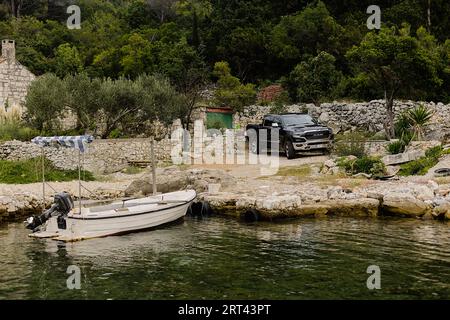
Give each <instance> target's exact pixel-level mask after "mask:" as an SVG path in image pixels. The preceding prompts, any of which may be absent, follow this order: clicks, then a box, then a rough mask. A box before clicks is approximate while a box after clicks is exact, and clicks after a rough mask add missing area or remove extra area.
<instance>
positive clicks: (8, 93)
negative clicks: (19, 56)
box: [0, 39, 36, 113]
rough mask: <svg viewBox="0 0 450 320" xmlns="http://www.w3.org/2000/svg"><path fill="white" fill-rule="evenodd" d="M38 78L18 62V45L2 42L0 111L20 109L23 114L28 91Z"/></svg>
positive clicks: (11, 41) (10, 41)
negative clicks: (23, 104) (23, 105)
mask: <svg viewBox="0 0 450 320" xmlns="http://www.w3.org/2000/svg"><path fill="white" fill-rule="evenodd" d="M35 78H36V76H35V75H34V74H33V73H31V72H30V71H29V70H28V69H27V68H26V67H24V66H23V65H22V64H20V62H19V61H17V60H16V43H15V41H14V40H8V39H5V40H2V55H1V57H0V110H1V109H3V110H2V111H6V112H10V111H11V110H13V109H19V111H20V113H22V112H23V109H22V106H21V105H22V103H23V102H24V101H25V97H26V95H27V89H28V86H29V85H30V83H31V82H32V81H33V80H34V79H35Z"/></svg>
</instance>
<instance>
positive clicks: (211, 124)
mask: <svg viewBox="0 0 450 320" xmlns="http://www.w3.org/2000/svg"><path fill="white" fill-rule="evenodd" d="M206 127H207V128H208V129H221V128H226V129H231V128H233V115H232V114H231V113H219V112H208V113H207V114H206Z"/></svg>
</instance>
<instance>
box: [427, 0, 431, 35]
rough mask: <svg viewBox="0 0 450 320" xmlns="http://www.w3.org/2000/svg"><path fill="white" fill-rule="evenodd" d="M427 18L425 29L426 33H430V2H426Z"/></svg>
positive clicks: (429, 0)
mask: <svg viewBox="0 0 450 320" xmlns="http://www.w3.org/2000/svg"><path fill="white" fill-rule="evenodd" d="M427 18H428V19H427V27H428V28H427V29H428V32H431V0H428V8H427Z"/></svg>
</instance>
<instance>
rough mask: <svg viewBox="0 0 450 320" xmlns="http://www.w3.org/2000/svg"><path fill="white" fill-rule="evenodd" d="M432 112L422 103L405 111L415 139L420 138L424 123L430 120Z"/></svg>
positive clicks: (422, 134)
mask: <svg viewBox="0 0 450 320" xmlns="http://www.w3.org/2000/svg"><path fill="white" fill-rule="evenodd" d="M432 116H433V112H432V111H431V110H429V109H427V107H425V106H424V105H419V106H417V107H415V108H414V109H411V110H409V111H408V112H407V117H408V122H409V124H410V126H411V129H412V131H413V133H414V136H415V137H416V138H417V140H422V139H423V136H424V131H425V127H426V125H427V124H428V123H429V122H430V120H431V117H432Z"/></svg>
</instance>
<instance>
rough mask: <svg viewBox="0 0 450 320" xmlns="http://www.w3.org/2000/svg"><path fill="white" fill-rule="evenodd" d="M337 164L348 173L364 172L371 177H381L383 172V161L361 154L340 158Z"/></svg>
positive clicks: (384, 169)
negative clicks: (361, 155) (354, 156)
mask: <svg viewBox="0 0 450 320" xmlns="http://www.w3.org/2000/svg"><path fill="white" fill-rule="evenodd" d="M338 166H339V167H341V168H343V169H344V170H345V172H346V173H348V174H357V173H366V174H370V175H372V176H373V177H381V176H383V175H384V174H385V171H386V168H385V166H384V163H383V162H382V161H381V160H380V158H377V157H368V156H363V157H361V158H357V159H348V158H341V159H340V160H339V161H338Z"/></svg>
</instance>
